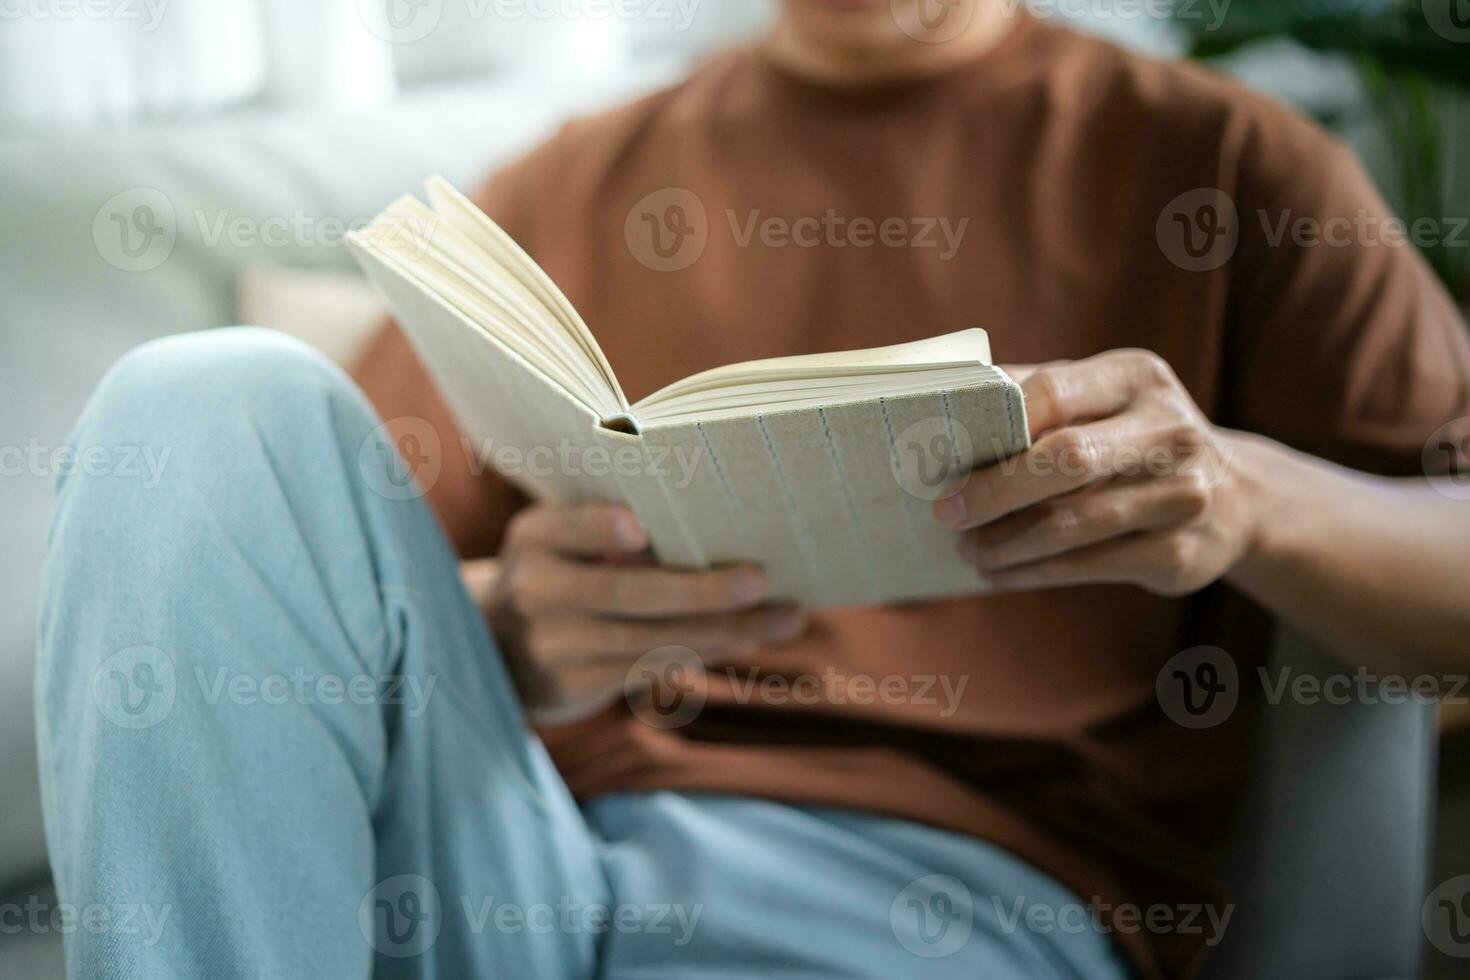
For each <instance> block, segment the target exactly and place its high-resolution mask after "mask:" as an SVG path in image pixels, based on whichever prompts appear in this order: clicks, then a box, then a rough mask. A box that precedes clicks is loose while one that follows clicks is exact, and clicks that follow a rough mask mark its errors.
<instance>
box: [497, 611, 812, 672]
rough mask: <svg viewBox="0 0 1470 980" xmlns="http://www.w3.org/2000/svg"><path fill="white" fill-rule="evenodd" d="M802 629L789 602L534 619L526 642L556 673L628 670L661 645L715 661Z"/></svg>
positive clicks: (799, 617) (800, 615)
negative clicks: (675, 614) (702, 611)
mask: <svg viewBox="0 0 1470 980" xmlns="http://www.w3.org/2000/svg"><path fill="white" fill-rule="evenodd" d="M805 628H806V618H805V616H804V615H803V613H802V612H801V611H800V610H799V609H797V608H795V607H794V606H789V605H771V606H763V607H761V608H758V609H747V610H745V611H743V612H734V613H712V614H708V615H703V616H686V617H681V618H679V619H673V620H663V621H660V622H647V621H642V620H624V619H606V618H597V617H582V616H579V617H571V618H566V619H546V620H542V621H539V622H537V623H534V624H532V625H531V627H530V629H529V631H528V634H527V643H526V646H527V649H528V650H529V651H530V652H531V655H532V656H533V657H534V658H535V660H536V662H537V663H538V664H539V665H541V666H542V667H543V668H544V669H546V670H550V671H552V672H554V673H559V672H560V671H562V670H564V669H567V668H570V667H572V666H575V665H588V664H601V663H612V664H614V665H617V666H619V668H620V669H624V670H626V669H627V667H628V666H629V665H631V664H632V663H633V662H634V661H636V660H637V659H638V658H640V657H642V656H643V655H644V654H646V653H648V652H649V651H651V650H657V649H659V648H660V647H688V648H689V649H691V650H694V651H695V652H697V653H698V654H699V655H700V656H701V657H704V658H705V659H707V660H709V661H710V662H712V663H713V662H718V661H720V660H723V659H729V658H734V657H740V656H745V655H747V654H749V653H753V652H754V651H755V650H757V649H759V648H760V647H761V646H763V645H766V644H774V643H786V642H789V641H790V640H793V639H795V638H796V637H798V636H800V635H801V633H802V632H803V631H804V630H805Z"/></svg>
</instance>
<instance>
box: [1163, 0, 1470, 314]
mask: <svg viewBox="0 0 1470 980" xmlns="http://www.w3.org/2000/svg"><path fill="white" fill-rule="evenodd" d="M1226 4H1227V6H1226V9H1225V13H1224V17H1223V18H1222V19H1220V20H1218V21H1214V20H1212V19H1210V18H1205V17H1201V16H1200V11H1201V0H1177V2H1176V8H1175V9H1176V19H1177V21H1178V23H1179V24H1180V25H1182V26H1183V27H1184V29H1185V30H1186V31H1188V32H1189V34H1190V36H1191V39H1192V44H1191V47H1190V55H1191V56H1192V57H1195V58H1200V59H1214V58H1219V57H1222V56H1224V55H1228V54H1231V53H1233V52H1234V51H1236V50H1238V49H1239V48H1241V47H1244V46H1245V45H1248V44H1253V43H1255V42H1257V41H1262V40H1266V39H1269V38H1283V37H1284V38H1290V39H1292V40H1295V41H1296V42H1298V43H1300V44H1302V45H1304V46H1305V47H1308V48H1311V49H1313V50H1316V51H1321V52H1330V53H1338V54H1343V55H1346V56H1348V57H1350V58H1351V59H1352V60H1353V61H1354V63H1355V64H1356V65H1357V68H1358V72H1359V74H1360V75H1361V77H1362V79H1363V84H1364V91H1365V92H1366V93H1367V95H1368V98H1369V100H1370V102H1371V108H1372V110H1373V112H1374V113H1375V114H1376V116H1377V117H1378V120H1379V122H1380V123H1381V124H1382V126H1383V127H1384V130H1385V132H1386V134H1387V136H1388V138H1389V142H1390V144H1391V146H1392V150H1393V167H1394V174H1393V177H1394V179H1395V180H1396V181H1397V184H1398V187H1397V190H1398V193H1399V199H1400V204H1401V206H1402V208H1403V211H1404V213H1403V214H1402V215H1401V217H1402V218H1403V219H1404V220H1405V221H1406V222H1408V223H1409V225H1410V227H1412V226H1413V223H1414V222H1415V221H1416V220H1422V219H1429V220H1431V221H1433V222H1435V223H1436V224H1435V227H1438V228H1444V227H1445V223H1446V222H1447V220H1449V219H1450V218H1451V216H1450V215H1449V211H1448V201H1449V197H1450V191H1451V187H1452V185H1451V180H1452V175H1451V174H1450V173H1449V172H1448V170H1447V160H1448V157H1447V142H1448V139H1449V138H1452V136H1453V134H1452V133H1451V132H1448V131H1447V123H1448V121H1449V120H1452V119H1453V118H1454V116H1453V112H1452V111H1450V110H1451V108H1452V105H1453V102H1454V100H1456V99H1458V98H1462V97H1463V95H1464V93H1467V92H1470V0H1226ZM1324 122H1327V123H1328V124H1331V123H1332V122H1333V120H1324ZM1432 237H1433V238H1434V239H1435V241H1431V242H1424V243H1422V244H1421V250H1422V251H1423V252H1424V253H1425V257H1426V258H1427V259H1428V260H1429V263H1430V265H1431V266H1433V267H1434V270H1435V272H1437V273H1438V274H1439V276H1440V277H1441V278H1442V279H1443V280H1444V282H1445V284H1446V285H1447V286H1448V287H1449V289H1450V291H1451V292H1452V293H1453V294H1454V295H1455V297H1456V298H1457V299H1459V300H1460V302H1461V303H1470V248H1466V247H1465V241H1464V239H1463V236H1461V238H1460V240H1459V241H1458V242H1457V241H1454V240H1446V239H1451V238H1452V237H1453V236H1451V235H1450V234H1449V230H1446V231H1445V233H1444V234H1439V235H1435V236H1432Z"/></svg>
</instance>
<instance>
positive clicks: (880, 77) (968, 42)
mask: <svg viewBox="0 0 1470 980" xmlns="http://www.w3.org/2000/svg"><path fill="white" fill-rule="evenodd" d="M966 7H968V8H969V17H968V21H967V22H966V23H965V25H964V27H963V28H962V29H961V30H959V32H958V33H956V34H955V35H954V36H953V37H948V36H944V35H941V34H937V33H936V34H933V35H931V36H926V35H925V34H924V33H923V28H922V25H918V24H916V25H911V26H909V28H908V30H909V32H910V33H905V34H904V35H903V40H902V41H897V42H890V43H885V44H881V45H877V44H875V45H865V46H856V45H855V46H853V47H848V48H841V47H835V46H831V45H822V44H816V43H813V42H812V41H811V40H809V39H808V38H806V37H803V36H802V34H801V32H800V30H799V28H797V27H796V26H794V25H793V24H792V23H791V21H790V20H789V18H782V19H781V20H780V21H779V22H778V23H777V24H776V27H775V29H774V30H773V31H772V33H771V35H770V37H769V38H768V39H767V41H766V51H767V53H768V54H769V55H770V57H771V59H772V60H774V61H775V62H776V63H777V64H779V65H781V66H782V67H783V68H785V69H787V70H788V71H791V72H792V73H794V74H796V75H799V76H801V77H803V78H808V79H811V80H812V81H816V82H821V83H823V84H827V85H833V86H838V87H840V86H845V85H852V86H857V85H871V84H881V83H883V82H887V81H895V82H897V81H905V80H912V79H922V78H925V77H928V76H933V75H940V74H943V73H945V72H946V71H948V70H950V69H952V68H956V67H958V66H960V65H963V64H966V63H967V62H970V61H973V60H974V59H976V58H980V57H982V56H983V55H984V54H985V53H986V52H988V51H990V50H991V49H992V48H995V47H996V46H998V45H999V44H1000V43H1001V41H1003V40H1004V39H1005V37H1006V35H1008V34H1009V33H1010V31H1011V29H1012V28H1013V27H1014V26H1015V23H1016V17H1015V16H1014V15H1012V14H1008V13H1007V5H1006V4H1002V3H996V2H994V0H958V3H957V4H955V5H954V8H953V9H954V10H957V11H958V10H963V9H965V8H966ZM950 16H951V17H957V16H963V14H961V13H951V14H950ZM947 33H948V32H945V34H947ZM921 38H922V39H921Z"/></svg>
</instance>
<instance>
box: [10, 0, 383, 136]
mask: <svg viewBox="0 0 1470 980" xmlns="http://www.w3.org/2000/svg"><path fill="white" fill-rule="evenodd" d="M394 2H403V0H394ZM369 5H370V0H0V123H9V124H12V125H14V124H20V125H25V126H28V127H35V126H56V125H60V126H69V125H92V124H106V123H114V124H116V123H124V122H128V121H132V120H135V119H141V118H169V117H177V116H181V115H195V114H201V113H207V112H212V111H215V110H217V109H220V108H223V107H226V106H231V105H238V104H240V103H246V102H258V101H267V100H268V101H277V102H319V103H320V102H325V103H360V102H371V101H374V100H377V99H380V98H382V97H384V96H385V95H387V94H389V93H391V92H392V91H393V89H394V70H393V52H392V46H391V44H390V43H389V42H387V41H385V40H383V39H381V38H379V37H375V36H374V35H373V34H372V33H371V32H370V31H369V30H368V29H367V22H366V21H365V20H364V18H363V16H362V14H361V12H360V10H359V7H360V6H362V7H367V6H369Z"/></svg>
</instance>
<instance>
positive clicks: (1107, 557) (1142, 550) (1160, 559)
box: [984, 531, 1193, 592]
mask: <svg viewBox="0 0 1470 980" xmlns="http://www.w3.org/2000/svg"><path fill="white" fill-rule="evenodd" d="M1191 548H1192V544H1191V539H1190V538H1188V537H1187V536H1186V535H1182V534H1179V533H1176V532H1174V531H1154V532H1151V533H1145V534H1134V535H1128V536H1127V537H1122V538H1114V539H1113V540H1111V541H1105V542H1103V543H1101V544H1095V545H1091V546H1089V547H1086V548H1079V549H1077V550H1075V551H1069V552H1067V553H1066V554H1062V555H1057V556H1055V557H1053V558H1046V559H1043V560H1041V561H1037V562H1032V563H1030V564H1027V565H1018V566H1016V567H1014V568H1007V569H1003V570H1001V571H998V572H994V573H986V574H985V576H984V577H985V580H986V582H987V583H988V584H989V585H990V586H992V587H993V588H995V589H998V590H1001V591H1007V592H1014V591H1022V590H1030V589H1052V588H1061V587H1064V586H1073V585H1097V584H1109V583H1113V584H1118V583H1130V584H1134V585H1142V586H1144V587H1146V588H1151V589H1154V590H1155V591H1159V592H1170V591H1171V590H1172V589H1171V586H1172V583H1174V582H1177V581H1180V580H1182V579H1185V578H1187V575H1186V573H1187V571H1188V568H1189V566H1190V564H1191V562H1192V560H1193V558H1192V555H1191Z"/></svg>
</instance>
